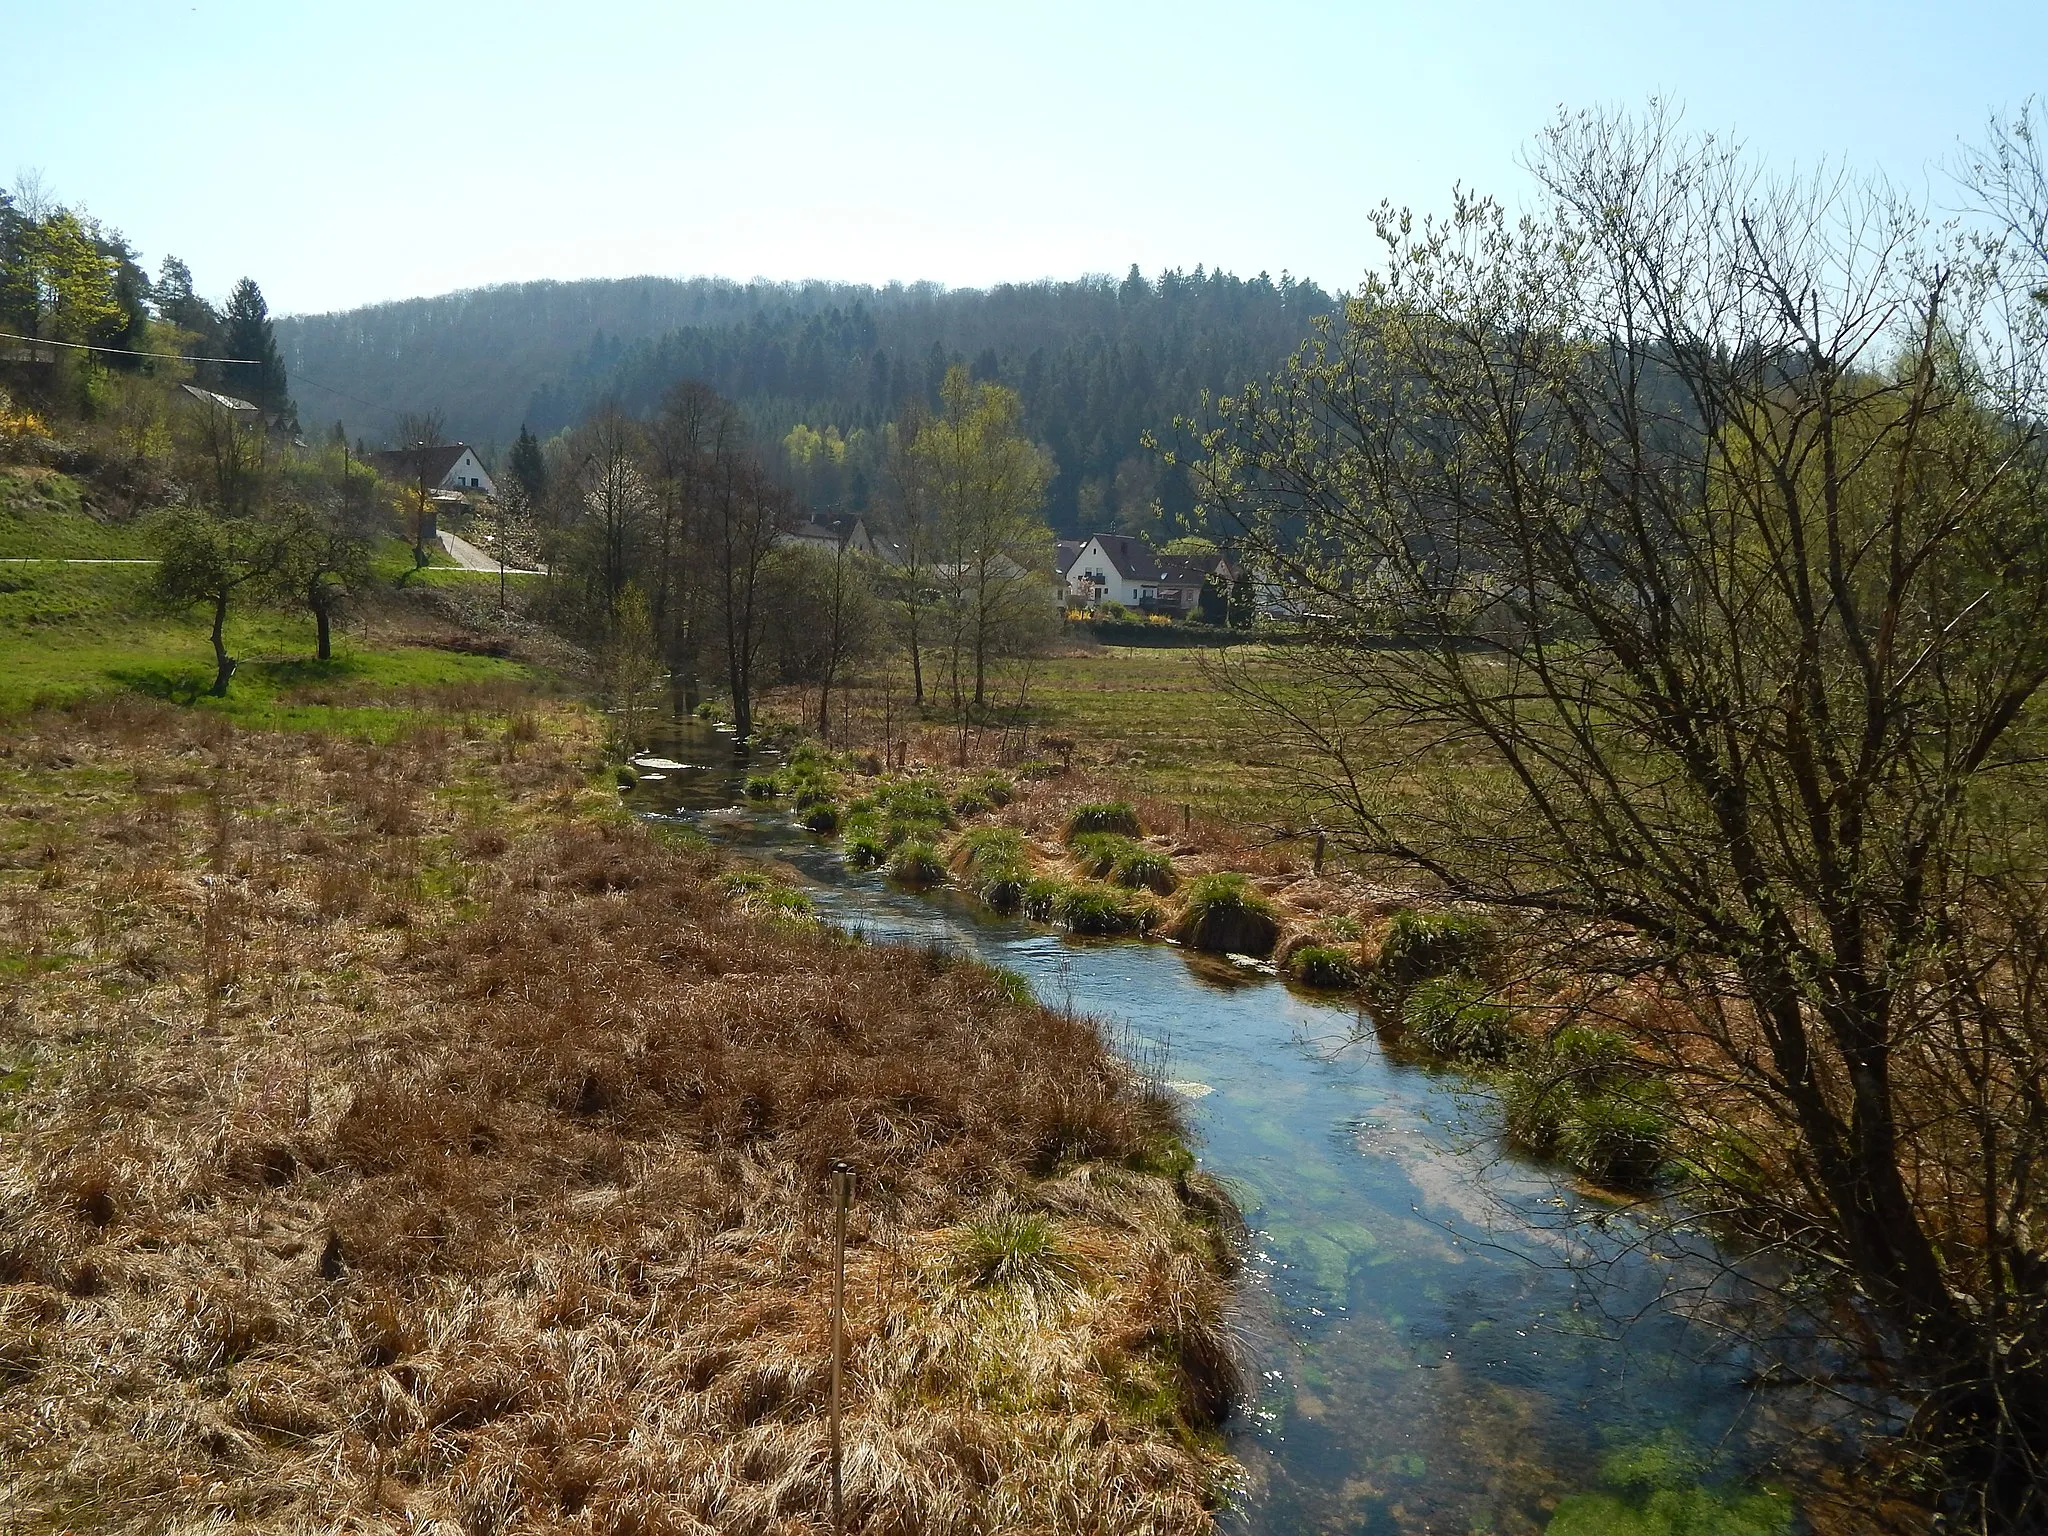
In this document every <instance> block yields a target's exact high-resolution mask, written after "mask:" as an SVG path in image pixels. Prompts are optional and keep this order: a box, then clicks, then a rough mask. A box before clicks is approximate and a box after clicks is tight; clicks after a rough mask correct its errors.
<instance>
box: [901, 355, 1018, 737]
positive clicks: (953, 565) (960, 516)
mask: <svg viewBox="0 0 2048 1536" xmlns="http://www.w3.org/2000/svg"><path fill="white" fill-rule="evenodd" d="M940 400H941V403H942V407H943V408H942V410H941V411H940V413H939V415H938V416H936V417H934V418H933V419H932V420H931V421H930V422H929V423H928V424H926V425H925V426H924V427H923V429H922V430H921V431H920V432H919V433H918V435H917V440H916V442H915V443H914V444H913V445H912V448H911V452H912V453H914V454H915V455H916V456H917V458H918V460H919V463H920V475H921V480H922V484H923V487H924V489H925V492H926V493H927V494H928V495H929V496H930V499H931V505H932V507H933V509H934V511H935V513H936V519H937V524H938V534H939V537H938V540H937V547H938V549H939V551H940V552H941V560H940V561H939V562H937V568H938V572H939V576H940V585H941V587H942V589H943V590H944V591H945V592H946V594H947V607H948V614H949V621H950V626H951V630H952V635H953V642H954V643H953V656H954V664H953V679H954V697H955V702H956V703H958V701H959V699H960V697H961V695H962V693H963V692H964V691H965V690H964V685H963V682H962V680H961V677H960V668H961V662H962V657H963V653H964V656H965V659H966V662H967V664H968V665H969V667H970V668H971V670H972V674H973V680H974V681H973V705H974V707H975V708H976V709H981V708H983V707H985V705H986V702H987V684H988V663H989V661H990V659H991V658H992V657H994V656H998V655H1002V654H1004V653H1005V652H1006V651H1007V650H1010V649H1014V648H1015V647H1016V646H1017V645H1018V644H1019V643H1020V642H1022V641H1024V640H1025V639H1026V638H1027V637H1029V636H1032V635H1034V634H1037V633H1040V632H1042V631H1043V629H1044V627H1045V623H1046V621H1047V620H1048V618H1049V616H1050V614H1051V612H1052V610H1053V594H1052V593H1051V591H1050V589H1049V581H1050V578H1049V575H1048V573H1049V572H1050V571H1051V569H1052V532H1051V530H1050V529H1049V528H1047V527H1046V525H1045V522H1044V519H1043V518H1042V517H1040V515H1039V512H1040V509H1041V508H1042V507H1043V506H1044V503H1045V485H1046V480H1047V478H1048V476H1049V473H1050V465H1049V464H1048V462H1047V459H1046V455H1045V454H1044V452H1043V451H1042V450H1040V449H1039V448H1038V447H1037V446H1036V445H1035V444H1033V443H1032V442H1031V441H1030V439H1029V438H1027V437H1025V436H1024V434H1023V432H1022V430H1021V427H1020V422H1019V417H1020V414H1021V407H1020V404H1019V401H1018V398H1017V395H1016V392H1015V391H1014V390H1010V389H1006V388H1005V387H1003V386H1002V385H1000V384H986V383H984V384H977V383H975V382H973V381H972V380H971V379H970V378H969V377H968V375H967V371H966V370H965V369H964V368H957V367H956V368H954V369H952V370H951V371H950V372H949V373H948V374H947V375H946V379H945V382H944V384H943V385H942V386H941V389H940Z"/></svg>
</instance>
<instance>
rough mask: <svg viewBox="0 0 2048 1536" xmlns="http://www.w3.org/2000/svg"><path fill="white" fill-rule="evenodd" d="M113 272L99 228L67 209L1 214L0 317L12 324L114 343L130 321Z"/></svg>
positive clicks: (43, 334) (37, 332)
mask: <svg viewBox="0 0 2048 1536" xmlns="http://www.w3.org/2000/svg"><path fill="white" fill-rule="evenodd" d="M117 272H118V263H117V262H116V261H115V260H114V259H112V258H110V257H109V256H108V255H107V253H106V251H105V250H104V249H102V244H101V241H100V239H99V238H98V235H97V232H96V231H95V230H94V229H93V228H91V227H90V226H88V225H87V224H86V223H85V222H84V221H83V220H81V219H80V218H79V217H78V216H77V215H76V214H73V213H71V212H70V211H69V210H67V209H63V208H59V209H56V210H54V211H53V212H51V213H49V214H48V215H47V216H46V217H44V218H42V219H32V218H29V217H27V216H25V215H23V214H21V213H19V212H18V211H16V210H15V209H13V208H11V207H10V208H8V209H7V210H6V211H5V214H4V216H0V317H4V318H5V320H6V323H7V328H8V329H10V330H14V331H18V332H20V333H22V334H24V335H29V336H34V337H37V338H39V339H42V340H48V341H67V342H90V343H101V344H114V343H117V342H118V341H119V339H120V337H121V336H122V335H123V334H124V332H125V331H126V330H127V327H128V312H127V310H126V309H125V308H124V307H123V305H122V301H121V294H120V292H119V291H118V290H117V288H116V286H115V278H116V275H117Z"/></svg>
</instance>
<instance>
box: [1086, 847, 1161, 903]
mask: <svg viewBox="0 0 2048 1536" xmlns="http://www.w3.org/2000/svg"><path fill="white" fill-rule="evenodd" d="M1071 846H1072V848H1073V850H1074V857H1075V858H1076V859H1077V860H1079V862H1080V864H1081V867H1082V868H1083V869H1085V870H1086V871H1087V872H1088V873H1089V874H1091V875H1093V876H1094V877H1095V878H1096V879H1098V880H1114V881H1115V882H1116V883H1117V884H1118V885H1121V886H1127V887H1129V888H1130V889H1131V890H1134V891H1135V890H1146V891H1154V892H1157V893H1158V894H1159V895H1161V896H1170V895H1172V894H1173V888H1174V884H1175V881H1174V874H1173V860H1172V859H1170V858H1168V857H1167V856H1166V855H1165V854H1163V853H1161V852H1159V851H1158V850H1157V849H1154V848H1148V847H1146V846H1145V845H1144V844H1143V843H1141V842H1139V841H1138V840H1137V839H1136V838H1133V837H1126V836H1124V835H1123V834H1122V833H1120V832H1083V833H1081V834H1080V835H1079V836H1078V837H1075V838H1074V839H1073V841H1072V844H1071Z"/></svg>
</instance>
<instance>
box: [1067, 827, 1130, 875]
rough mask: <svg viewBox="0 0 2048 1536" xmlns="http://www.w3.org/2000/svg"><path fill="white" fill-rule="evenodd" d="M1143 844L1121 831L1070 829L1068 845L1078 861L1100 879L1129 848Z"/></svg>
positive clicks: (1083, 867) (1113, 867)
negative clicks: (1081, 830) (1080, 830)
mask: <svg viewBox="0 0 2048 1536" xmlns="http://www.w3.org/2000/svg"><path fill="white" fill-rule="evenodd" d="M1142 846H1143V845H1142V844H1140V843H1137V842H1134V841H1133V840H1132V839H1130V838H1128V837H1125V836H1124V835H1123V834H1122V833H1120V832H1081V833H1074V832H1072V831H1071V830H1070V832H1069V834H1068V837H1067V847H1068V848H1069V849H1070V850H1071V851H1072V853H1073V855H1074V858H1075V860H1076V862H1078V863H1079V864H1080V866H1081V868H1082V869H1084V870H1086V871H1087V872H1088V873H1089V874H1091V875H1093V876H1094V877H1095V878H1096V879H1098V880H1100V879H1101V878H1102V877H1103V876H1105V875H1107V874H1108V873H1109V872H1110V871H1111V870H1113V869H1115V868H1116V863H1117V860H1118V859H1120V858H1122V857H1123V856H1124V854H1125V852H1126V851H1127V850H1129V849H1133V848H1139V847H1142Z"/></svg>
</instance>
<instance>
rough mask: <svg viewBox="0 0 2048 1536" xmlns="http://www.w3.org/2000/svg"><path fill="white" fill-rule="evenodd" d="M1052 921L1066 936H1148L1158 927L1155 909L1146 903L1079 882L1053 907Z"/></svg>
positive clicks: (1121, 893)
mask: <svg viewBox="0 0 2048 1536" xmlns="http://www.w3.org/2000/svg"><path fill="white" fill-rule="evenodd" d="M1053 921H1054V922H1056V923H1058V924H1059V925H1060V926H1061V927H1062V928H1065V929H1066V930H1067V931H1068V932H1069V933H1080V934H1090V935H1096V936H1114V935H1119V934H1127V933H1148V932H1150V931H1151V930H1152V929H1153V928H1154V927H1156V926H1157V924H1158V908H1156V907H1154V906H1153V905H1152V904H1151V903H1150V902H1148V901H1141V900H1134V899H1133V898H1132V897H1130V896H1127V895H1125V894H1124V893H1123V892H1122V891H1119V890H1117V889H1116V888H1115V887H1113V886H1107V885H1095V884H1091V883H1089V882H1087V881H1081V882H1078V883H1076V884H1074V885H1070V886H1068V887H1067V889H1066V891H1065V893H1064V894H1063V895H1062V896H1061V897H1060V899H1059V901H1058V902H1057V903H1056V904H1055V906H1054V908H1053Z"/></svg>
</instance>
